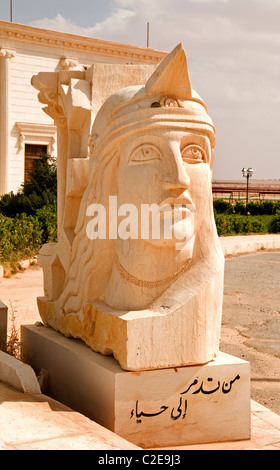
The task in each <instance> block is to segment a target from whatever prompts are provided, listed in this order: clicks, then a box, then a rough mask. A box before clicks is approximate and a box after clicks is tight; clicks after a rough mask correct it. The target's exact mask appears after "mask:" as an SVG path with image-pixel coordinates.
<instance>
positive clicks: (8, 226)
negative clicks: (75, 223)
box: [0, 206, 57, 265]
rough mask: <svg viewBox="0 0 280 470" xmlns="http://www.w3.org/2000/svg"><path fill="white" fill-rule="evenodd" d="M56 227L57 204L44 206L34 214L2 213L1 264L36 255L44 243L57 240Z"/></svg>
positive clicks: (0, 226)
mask: <svg viewBox="0 0 280 470" xmlns="http://www.w3.org/2000/svg"><path fill="white" fill-rule="evenodd" d="M56 227H57V216H56V207H55V206H44V207H42V208H41V209H38V210H37V211H36V213H35V215H33V216H32V215H29V216H27V215H26V214H24V213H23V214H20V215H16V216H15V217H14V218H10V217H5V216H4V215H2V214H0V264H3V265H6V264H10V263H14V262H16V261H19V260H21V259H25V258H29V257H32V256H34V255H35V254H36V253H37V252H38V250H39V249H40V248H41V246H42V245H43V244H44V243H49V242H55V241H56V237H57V230H56Z"/></svg>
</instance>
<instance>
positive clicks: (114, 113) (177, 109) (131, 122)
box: [91, 44, 215, 153]
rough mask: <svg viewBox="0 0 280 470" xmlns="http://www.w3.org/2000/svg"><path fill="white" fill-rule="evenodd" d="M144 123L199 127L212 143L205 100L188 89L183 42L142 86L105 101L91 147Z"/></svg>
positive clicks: (126, 90) (211, 132) (212, 130)
mask: <svg viewBox="0 0 280 470" xmlns="http://www.w3.org/2000/svg"><path fill="white" fill-rule="evenodd" d="M147 125H149V126H151V125H152V126H154V127H158V125H160V126H164V125H165V126H167V127H169V128H178V127H179V128H184V129H190V130H192V129H193V130H201V131H202V132H206V133H207V134H208V135H209V137H210V141H211V145H212V148H214V146H215V127H214V125H213V122H212V120H211V118H210V116H209V115H208V111H207V107H206V105H205V103H204V102H203V100H202V99H201V98H200V96H199V95H198V94H197V93H196V92H195V91H194V90H193V89H192V88H191V82H190V77H189V72H188V65H187V58H186V54H185V51H184V48H183V46H182V44H179V45H178V46H177V47H176V48H175V49H174V50H173V51H172V52H171V53H170V54H169V55H167V56H166V57H165V59H164V60H163V61H162V62H161V63H160V64H159V66H158V67H157V69H156V70H155V72H154V73H153V74H152V75H151V77H150V78H149V79H148V81H147V82H146V84H145V86H143V85H141V86H132V87H128V88H124V89H122V90H119V91H118V92H117V93H114V94H113V95H112V96H111V97H110V98H108V99H107V100H106V101H105V103H104V104H103V105H102V106H101V108H100V110H99V112H98V113H97V116H96V118H95V121H94V124H93V129H92V136H91V137H92V139H93V141H95V142H94V150H95V151H96V150H97V149H100V148H101V147H102V146H103V145H104V144H106V142H108V141H109V140H110V139H112V138H113V139H114V140H115V138H119V137H121V136H122V135H125V134H126V133H128V132H133V131H137V129H139V128H143V127H145V126H147ZM95 151H94V153H95Z"/></svg>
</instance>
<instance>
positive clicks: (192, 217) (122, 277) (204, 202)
mask: <svg viewBox="0 0 280 470" xmlns="http://www.w3.org/2000/svg"><path fill="white" fill-rule="evenodd" d="M214 147H215V128H214V126H213V123H212V120H211V118H210V117H209V115H208V111H207V108H206V105H205V104H204V102H203V101H202V99H201V98H200V97H199V96H198V95H197V93H196V92H194V91H193V90H192V88H191V84H190V79H189V73H188V67H187V60H186V56H185V52H184V49H183V47H182V45H179V46H177V48H176V49H174V51H173V52H172V53H171V54H169V55H168V56H167V57H166V58H165V59H164V60H163V61H162V63H161V64H160V65H159V66H158V68H157V69H156V70H155V72H154V73H153V74H152V75H151V77H150V78H149V79H148V81H147V82H146V84H145V85H144V86H143V85H136V86H132V87H128V88H124V89H122V90H119V91H118V92H116V93H115V94H113V95H112V96H111V97H109V98H108V99H107V100H106V101H105V102H104V104H103V106H102V107H101V109H100V110H99V112H98V113H97V116H96V118H95V120H94V123H93V127H92V131H91V137H90V148H91V155H90V174H89V182H88V184H87V188H86V190H85V193H84V196H83V198H82V201H81V204H80V209H79V216H78V221H77V225H76V228H75V238H74V241H73V245H72V251H71V258H70V264H69V269H68V272H67V273H66V280H65V285H64V288H63V292H62V295H61V296H60V298H59V299H58V301H57V302H56V308H57V309H58V310H57V311H58V312H59V314H56V315H57V317H59V320H58V321H57V325H58V324H59V325H60V326H59V327H58V329H60V331H63V330H64V331H65V330H66V329H67V331H69V330H70V331H71V334H72V335H73V336H79V337H83V339H84V340H85V341H86V342H87V343H88V344H89V345H90V346H91V347H92V348H93V349H95V350H98V351H101V352H103V353H107V354H108V353H113V354H114V355H115V357H117V358H118V360H119V361H120V362H121V364H122V365H123V367H125V368H132V369H133V368H135V369H138V368H150V367H165V366H166V364H168V365H183V364H188V363H196V362H206V361H207V360H211V358H213V355H215V353H216V352H217V350H218V339H219V331H220V321H221V298H222V288H223V256H222V253H221V248H220V245H219V240H218V236H217V232H216V227H215V222H214V216H213V205H212V184H211V183H212V177H211V175H212V166H213V160H214V154H213V149H214ZM153 209H154V211H153ZM96 214H97V215H96ZM104 214H105V219H103V222H102V223H103V228H102V230H100V227H98V223H99V224H101V218H102V217H103V216H104ZM144 215H145V216H146V218H145V220H144V221H143V218H144ZM92 217H94V219H92ZM104 220H105V222H104ZM153 222H154V223H155V224H156V227H155V226H154V225H153ZM90 224H91V225H90ZM116 227H117V228H116ZM98 230H99V232H98ZM96 231H97V232H98V234H99V236H97V235H96ZM114 312H115V313H114ZM117 312H118V313H117ZM179 312H181V313H179ZM71 317H72V327H71ZM180 317H181V319H180ZM98 318H102V325H103V327H102V329H101V330H98V327H97V325H98V324H99V323H98ZM116 318H118V319H119V320H120V319H121V320H123V321H124V322H125V323H126V322H127V325H128V324H130V325H133V324H134V325H135V329H136V330H137V332H138V333H137V334H140V333H139V328H140V329H143V331H144V330H145V328H146V327H147V331H146V333H147V340H146V341H145V342H147V344H149V348H150V349H151V351H153V352H151V354H152V355H153V354H154V349H155V348H156V347H158V348H160V345H157V346H156V345H155V344H154V345H153V346H151V340H150V339H149V337H150V336H149V335H150V334H151V332H149V329H150V328H151V321H155V322H156V323H157V324H158V333H157V334H158V335H159V337H161V341H162V340H163V339H164V341H165V340H166V338H163V337H162V335H163V336H164V333H163V332H164V331H167V330H166V329H168V328H173V329H174V328H175V330H176V328H178V324H179V323H180V324H181V325H182V324H184V326H183V330H182V331H180V332H179V334H180V336H182V335H183V336H186V337H189V338H188V339H186V340H185V344H184V345H183V346H182V348H181V349H182V350H181V352H180V353H179V355H178V354H177V355H175V356H176V357H177V359H171V358H170V357H169V358H168V359H167V361H166V360H162V361H159V360H158V359H156V362H157V365H155V364H154V363H153V361H154V359H153V360H152V359H151V357H149V359H148V362H147V364H145V365H144V366H143V361H142V362H141V361H140V362H139V364H140V363H141V365H140V366H139V365H136V366H135V367H132V365H131V364H130V366H128V363H127V362H126V361H125V360H123V359H121V358H120V357H121V355H122V354H121V353H120V351H119V349H118V348H119V346H117V343H122V341H121V340H120V335H119V333H117V330H118V327H117V328H116V330H115V326H114V325H115V322H116V321H117V320H116ZM152 319H154V320H152ZM145 320H146V321H145ZM172 322H173V323H172ZM178 322H179V323H178ZM182 322H183V323H182ZM117 323H118V322H117ZM138 323H139V325H141V326H140V327H139V325H138ZM66 324H67V325H68V326H67V328H66V326H65V325H66ZM89 324H91V325H93V327H91V328H90V329H89V326H88V325H89ZM120 324H123V323H121V322H120ZM69 325H70V326H69ZM77 325H78V327H77ZM168 325H169V327H168ZM132 328H133V327H132ZM152 329H154V327H152ZM97 330H98V331H97ZM194 332H196V333H194ZM127 334H128V333H127V332H126V333H125V335H127ZM135 334H136V333H135V331H134V333H132V336H131V337H133V335H134V336H135ZM137 334H136V336H137ZM118 335H119V336H118ZM140 336H141V335H140ZM112 338H115V339H112ZM141 338H142V337H141ZM142 339H143V338H142ZM141 341H142V340H141ZM128 342H129V339H128ZM136 343H137V341H136ZM125 344H126V347H128V346H127V340H126V341H125ZM123 347H124V346H121V348H123ZM133 347H134V346H133ZM135 354H136V353H135ZM159 356H160V352H158V353H157V354H156V357H157V358H158V357H159ZM171 356H173V352H172V353H171ZM153 357H154V356H153ZM179 357H180V359H179ZM134 359H135V361H136V362H137V361H139V358H138V359H137V360H136V356H135V358H134ZM144 362H145V360H144ZM152 363H153V365H152ZM164 364H165V365H164Z"/></svg>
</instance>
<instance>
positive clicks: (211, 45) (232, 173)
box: [0, 0, 280, 180]
mask: <svg viewBox="0 0 280 470" xmlns="http://www.w3.org/2000/svg"><path fill="white" fill-rule="evenodd" d="M0 19H1V20H6V21H9V19H10V0H0ZM13 21H14V22H15V23H22V24H27V25H31V26H37V27H41V28H47V29H54V30H58V31H64V32H70V33H74V34H80V35H84V36H89V37H95V38H98V39H104V40H110V41H116V42H122V43H128V44H135V45H137V46H143V47H145V46H146V44H147V39H146V38H147V36H146V31H147V23H148V22H149V24H150V47H151V48H153V49H159V50H163V51H167V52H170V51H171V50H173V49H174V47H175V46H176V45H177V44H179V43H183V45H184V48H185V51H186V55H187V59H188V66H189V73H190V77H191V84H192V88H194V90H196V92H197V93H198V94H199V95H200V96H201V97H202V98H203V99H204V101H205V102H206V104H207V107H208V111H209V114H210V116H211V118H212V120H213V122H214V125H215V127H216V131H217V145H216V149H215V164H214V172H213V178H214V179H220V180H221V179H225V180H238V179H242V174H241V170H242V168H243V167H245V168H248V167H252V168H253V169H254V179H280V148H279V140H280V139H279V137H280V0H78V1H77V0H48V1H47V2H46V1H45V0H44V1H43V0H36V1H35V0H13Z"/></svg>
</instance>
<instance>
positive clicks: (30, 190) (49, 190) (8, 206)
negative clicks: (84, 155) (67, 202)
mask: <svg viewBox="0 0 280 470" xmlns="http://www.w3.org/2000/svg"><path fill="white" fill-rule="evenodd" d="M29 180H30V181H29V182H26V183H24V184H23V185H22V187H21V189H20V190H19V191H18V192H17V193H16V194H14V193H13V192H11V193H9V194H4V196H2V197H1V198H0V213H1V214H3V215H5V216H6V217H15V216H16V215H18V214H23V213H25V214H27V215H35V214H36V211H37V210H38V209H41V208H42V207H44V206H49V205H50V206H56V199H57V171H56V163H55V161H54V159H53V158H52V157H50V156H48V155H45V154H42V155H41V157H40V158H39V159H37V160H35V161H34V165H33V169H32V171H31V172H30V174H29Z"/></svg>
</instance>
